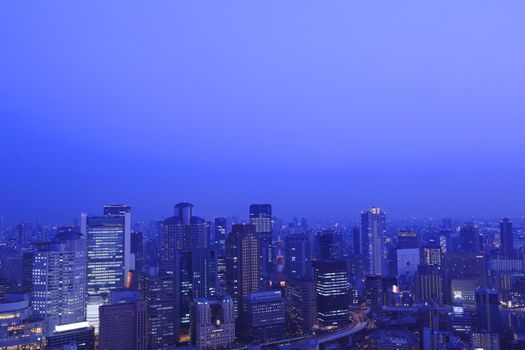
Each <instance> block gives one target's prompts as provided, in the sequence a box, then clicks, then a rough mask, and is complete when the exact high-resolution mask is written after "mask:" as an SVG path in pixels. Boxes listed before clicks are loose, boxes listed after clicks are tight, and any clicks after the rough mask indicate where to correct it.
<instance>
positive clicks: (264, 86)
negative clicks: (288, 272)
mask: <svg viewBox="0 0 525 350" xmlns="http://www.w3.org/2000/svg"><path fill="white" fill-rule="evenodd" d="M524 40H525V2H524V1H523V0H515V1H512V0H511V1H480V0H475V1H474V0H472V1H469V0H465V1H455V0H454V1H452V0H451V1H420V0H417V1H392V0H385V1H348V0H344V1H315V2H314V1H305V0H301V1H282V0H279V1H277V0H276V1H271V0H270V1H268V0H266V1H172V0H170V1H152V2H143V1H141V2H138V1H137V2H135V1H111V2H107V1H89V2H88V1H85V2H79V1H17V0H7V1H2V2H0V161H1V163H0V179H1V181H0V216H4V217H5V218H6V219H9V220H19V219H25V220H37V219H38V220H42V221H45V222H61V221H65V220H70V219H71V218H73V217H76V216H78V215H79V213H80V212H81V211H87V212H89V213H95V214H98V213H100V212H101V206H102V205H103V204H105V203H110V202H125V203H129V204H131V205H132V206H133V208H134V212H135V214H136V216H138V217H140V218H151V217H161V216H167V215H170V214H171V213H172V208H173V204H175V203H177V202H179V201H190V202H192V203H194V204H195V207H196V208H195V211H196V214H199V215H201V216H204V217H207V218H211V217H212V216H215V215H231V214H238V215H244V216H245V215H246V213H247V210H248V205H249V204H250V203H253V202H270V203H273V205H274V213H275V214H276V215H278V216H282V217H285V218H288V217H290V216H294V215H296V216H303V215H304V216H309V217H327V216H331V217H334V218H339V219H345V218H348V219H356V218H357V217H358V214H359V211H360V210H361V209H364V208H366V207H369V206H373V205H375V206H381V207H383V208H385V210H386V211H387V213H389V215H391V216H393V217H402V216H413V215H414V216H427V215H432V216H454V217H458V216H469V215H488V216H494V217H497V216H500V215H510V216H517V215H523V214H525V183H524V181H525V180H524V179H525V174H524V172H525V44H524V43H525V42H524Z"/></svg>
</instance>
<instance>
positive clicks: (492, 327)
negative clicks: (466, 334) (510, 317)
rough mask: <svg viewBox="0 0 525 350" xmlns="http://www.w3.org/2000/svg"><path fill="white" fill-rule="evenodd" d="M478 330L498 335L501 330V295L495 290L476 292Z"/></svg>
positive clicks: (483, 289) (478, 290)
mask: <svg viewBox="0 0 525 350" xmlns="http://www.w3.org/2000/svg"><path fill="white" fill-rule="evenodd" d="M476 320H477V324H476V326H477V327H476V328H477V330H478V331H487V332H490V333H498V332H499V331H500V330H501V316H500V312H499V294H498V292H497V291H495V290H490V289H486V288H479V289H477V290H476Z"/></svg>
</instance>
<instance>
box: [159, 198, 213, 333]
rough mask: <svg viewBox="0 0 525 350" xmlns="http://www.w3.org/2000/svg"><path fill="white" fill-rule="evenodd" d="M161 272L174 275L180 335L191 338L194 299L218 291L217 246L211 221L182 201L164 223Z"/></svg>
mask: <svg viewBox="0 0 525 350" xmlns="http://www.w3.org/2000/svg"><path fill="white" fill-rule="evenodd" d="M162 231H163V237H162V256H161V273H162V274H167V275H171V276H173V279H174V281H175V282H174V288H175V296H176V297H175V299H174V303H175V304H174V307H175V310H178V311H177V316H176V317H177V319H178V321H177V322H178V323H180V326H179V333H180V334H179V339H180V341H182V342H187V341H189V335H190V334H189V332H190V312H191V302H192V300H193V299H195V298H206V297H209V296H212V295H214V294H215V293H216V290H217V286H216V282H217V281H216V276H217V250H216V248H215V247H210V245H209V231H208V223H207V222H206V221H205V220H204V219H202V218H200V217H197V216H194V215H193V205H192V204H190V203H186V202H182V203H179V204H177V205H176V206H175V215H174V216H172V217H170V218H168V219H166V220H164V221H163V223H162Z"/></svg>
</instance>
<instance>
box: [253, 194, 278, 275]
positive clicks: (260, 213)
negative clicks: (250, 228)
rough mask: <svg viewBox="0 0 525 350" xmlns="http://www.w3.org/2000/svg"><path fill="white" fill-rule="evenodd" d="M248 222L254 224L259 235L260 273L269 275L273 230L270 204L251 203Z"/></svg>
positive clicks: (270, 272) (271, 259) (271, 267)
mask: <svg viewBox="0 0 525 350" xmlns="http://www.w3.org/2000/svg"><path fill="white" fill-rule="evenodd" d="M250 223H251V224H253V225H254V226H255V232H257V234H258V235H259V239H260V241H261V242H260V250H261V259H262V273H263V275H264V276H265V277H267V278H268V277H269V276H270V275H271V274H272V273H273V264H274V256H273V230H272V205H271V204H251V205H250Z"/></svg>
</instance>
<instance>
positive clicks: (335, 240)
mask: <svg viewBox="0 0 525 350" xmlns="http://www.w3.org/2000/svg"><path fill="white" fill-rule="evenodd" d="M315 238H316V243H317V249H316V250H317V254H316V256H317V259H318V260H330V259H331V260H340V259H342V258H343V239H342V237H341V234H340V233H339V232H337V231H336V230H322V231H321V232H318V233H317V235H316V237H315Z"/></svg>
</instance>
